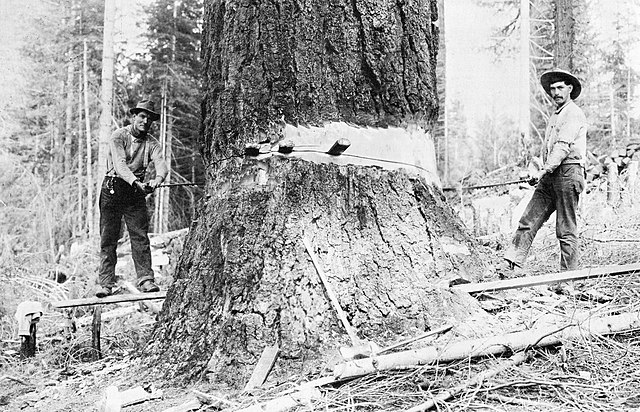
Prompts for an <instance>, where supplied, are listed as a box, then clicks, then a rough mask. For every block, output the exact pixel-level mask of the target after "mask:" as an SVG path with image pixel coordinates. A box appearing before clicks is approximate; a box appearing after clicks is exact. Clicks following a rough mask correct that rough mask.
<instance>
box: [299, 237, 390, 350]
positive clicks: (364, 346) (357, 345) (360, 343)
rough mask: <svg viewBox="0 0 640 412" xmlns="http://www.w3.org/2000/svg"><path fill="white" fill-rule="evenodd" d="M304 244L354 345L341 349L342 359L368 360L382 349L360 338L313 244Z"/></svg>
mask: <svg viewBox="0 0 640 412" xmlns="http://www.w3.org/2000/svg"><path fill="white" fill-rule="evenodd" d="M302 242H303V243H304V246H305V248H306V249H307V253H309V256H310V257H311V261H312V262H313V266H314V267H315V268H316V272H318V276H320V280H321V281H322V284H323V286H324V289H325V291H326V292H327V295H328V296H329V301H330V302H331V306H333V309H334V310H335V311H336V314H337V315H338V318H339V319H340V321H341V322H342V326H344V329H345V330H346V331H347V335H349V339H351V344H352V345H353V346H352V347H345V348H340V355H341V356H342V358H343V359H344V360H349V359H359V358H366V357H368V356H371V355H373V354H375V353H378V351H379V350H380V347H379V346H378V345H377V344H376V343H375V342H371V341H367V340H361V339H360V338H358V335H357V334H356V331H355V330H354V329H353V327H352V326H351V324H350V323H349V320H348V319H347V315H346V313H344V311H343V310H342V307H341V306H340V302H338V298H337V296H336V295H335V294H334V293H333V289H331V285H330V284H329V280H328V279H327V276H326V275H325V274H324V271H323V270H322V268H321V267H320V262H319V261H318V257H317V256H316V254H315V253H314V252H313V249H312V248H311V244H310V243H309V241H308V240H307V239H306V238H303V239H302Z"/></svg>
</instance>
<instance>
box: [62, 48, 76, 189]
mask: <svg viewBox="0 0 640 412" xmlns="http://www.w3.org/2000/svg"><path fill="white" fill-rule="evenodd" d="M71 52H72V51H71V50H70V51H69V56H71ZM73 72H74V68H73V63H71V62H70V63H68V65H67V83H66V85H65V90H66V92H67V99H66V102H65V103H66V107H65V127H64V175H65V177H67V176H71V174H72V170H71V169H72V167H73V154H72V150H71V149H72V145H73V105H74V103H75V102H74V99H73V98H74V93H73V89H74V85H73V77H74V76H73Z"/></svg>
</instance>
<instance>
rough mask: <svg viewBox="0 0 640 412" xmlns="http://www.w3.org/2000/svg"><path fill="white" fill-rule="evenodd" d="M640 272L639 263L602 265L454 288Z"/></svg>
mask: <svg viewBox="0 0 640 412" xmlns="http://www.w3.org/2000/svg"><path fill="white" fill-rule="evenodd" d="M636 272H640V263H632V264H629V265H615V266H603V267H599V268H588V269H580V270H568V271H566V272H559V273H550V274H547V275H540V276H528V277H524V278H516V279H506V280H498V281H495V282H483V283H466V284H463V285H455V286H453V287H452V289H454V290H460V291H463V292H467V293H478V292H492V291H498V290H507V289H518V288H526V287H530V286H539V285H548V284H551V283H560V282H567V281H571V280H583V279H592V278H597V277H601V276H611V275H627V274H630V273H636Z"/></svg>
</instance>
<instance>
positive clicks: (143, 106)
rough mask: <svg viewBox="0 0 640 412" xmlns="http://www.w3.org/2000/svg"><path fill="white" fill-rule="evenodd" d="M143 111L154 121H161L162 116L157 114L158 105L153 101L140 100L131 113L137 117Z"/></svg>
mask: <svg viewBox="0 0 640 412" xmlns="http://www.w3.org/2000/svg"><path fill="white" fill-rule="evenodd" d="M143 110H144V111H145V112H147V113H149V115H150V116H151V120H152V121H156V120H158V119H160V114H158V113H157V112H156V105H155V104H154V103H153V102H152V101H151V100H146V99H145V100H140V101H139V102H138V104H137V105H136V107H134V108H133V109H130V110H129V112H130V113H131V114H133V115H135V114H137V113H139V112H141V111H143Z"/></svg>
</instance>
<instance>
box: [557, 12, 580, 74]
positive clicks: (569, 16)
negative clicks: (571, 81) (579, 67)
mask: <svg viewBox="0 0 640 412" xmlns="http://www.w3.org/2000/svg"><path fill="white" fill-rule="evenodd" d="M555 5H556V19H555V20H556V21H555V23H556V30H555V36H554V40H555V46H556V47H555V50H554V51H555V53H554V62H555V65H556V67H560V68H562V69H565V70H569V71H574V70H575V67H574V62H573V61H574V53H573V46H574V44H575V37H576V34H575V23H576V22H575V17H574V16H573V13H574V1H573V0H555Z"/></svg>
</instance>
